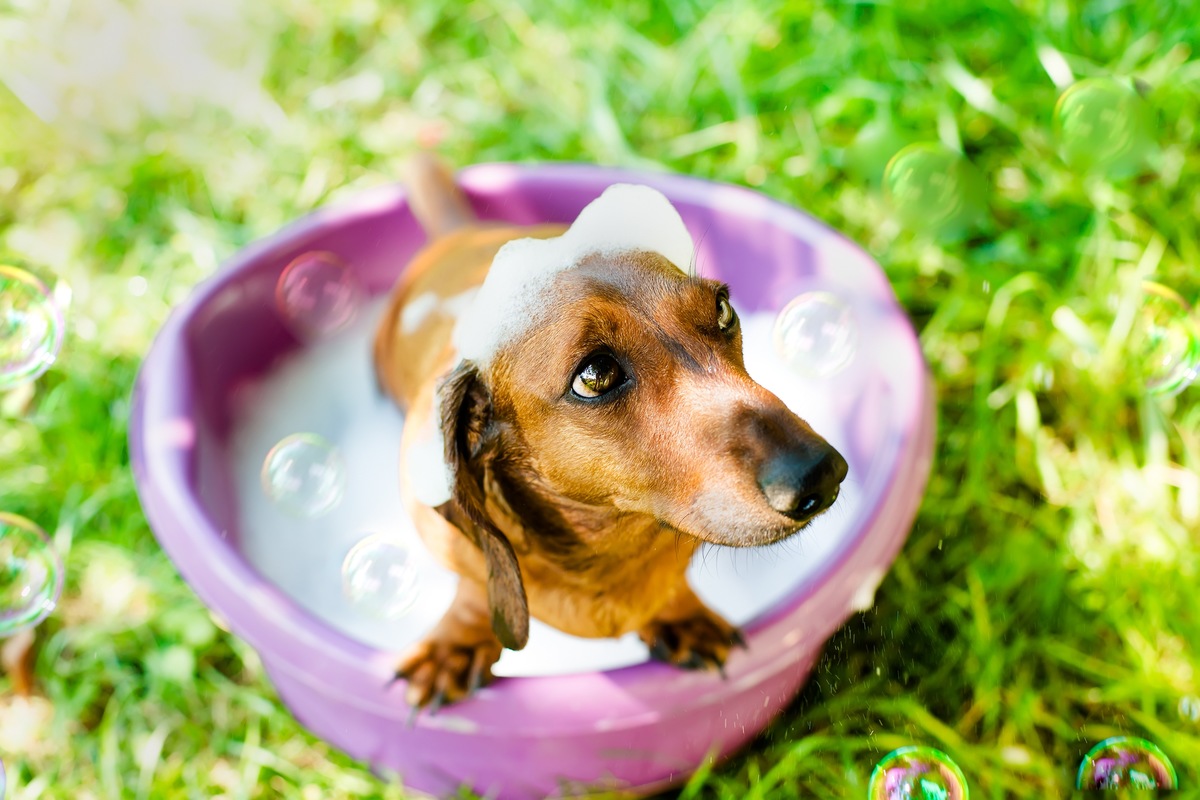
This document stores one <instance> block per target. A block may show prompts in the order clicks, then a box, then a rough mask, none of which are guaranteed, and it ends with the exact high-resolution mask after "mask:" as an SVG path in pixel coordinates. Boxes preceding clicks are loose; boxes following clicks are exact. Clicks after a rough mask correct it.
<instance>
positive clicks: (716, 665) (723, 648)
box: [638, 583, 746, 674]
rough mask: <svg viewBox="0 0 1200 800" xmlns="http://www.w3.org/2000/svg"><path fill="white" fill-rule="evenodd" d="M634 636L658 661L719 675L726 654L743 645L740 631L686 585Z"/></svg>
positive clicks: (722, 668) (722, 671)
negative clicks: (715, 671)
mask: <svg viewBox="0 0 1200 800" xmlns="http://www.w3.org/2000/svg"><path fill="white" fill-rule="evenodd" d="M638 636H639V637H641V640H642V641H643V642H645V643H646V645H647V646H648V647H649V648H650V655H651V656H653V657H654V658H656V659H657V660H659V661H665V662H667V663H668V664H674V665H675V666H677V667H682V668H683V669H715V670H717V671H719V672H721V673H722V674H724V666H725V659H726V658H727V657H728V656H729V651H730V650H731V649H733V648H734V647H745V646H746V640H745V639H743V638H742V634H741V632H740V631H739V630H738V629H737V628H736V627H734V626H733V625H730V624H729V623H728V622H726V621H725V620H724V619H722V618H721V616H720V615H719V614H717V612H715V611H713V610H712V609H710V608H709V607H708V606H706V605H704V603H702V602H701V601H700V598H699V597H696V594H695V593H694V592H693V591H692V587H690V586H688V585H687V584H686V583H684V584H683V585H682V587H681V588H680V590H679V591H678V593H677V594H676V595H675V596H674V597H673V598H671V600H670V601H669V602H668V603H667V605H666V606H664V607H663V609H662V610H661V611H659V612H658V614H657V615H656V616H655V617H654V619H652V620H650V622H649V623H648V624H646V625H645V626H644V627H643V628H642V629H641V630H639V631H638Z"/></svg>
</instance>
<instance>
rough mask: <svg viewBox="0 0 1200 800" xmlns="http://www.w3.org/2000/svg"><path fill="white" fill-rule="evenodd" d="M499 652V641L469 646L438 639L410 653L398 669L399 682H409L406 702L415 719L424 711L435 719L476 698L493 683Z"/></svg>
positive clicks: (404, 657)
mask: <svg viewBox="0 0 1200 800" xmlns="http://www.w3.org/2000/svg"><path fill="white" fill-rule="evenodd" d="M500 650H501V648H500V643H499V642H492V641H484V642H476V643H472V644H467V643H460V642H453V641H443V640H440V639H437V640H427V641H424V642H421V643H420V644H418V645H416V646H415V647H414V648H413V649H411V650H410V651H408V653H406V654H405V655H404V656H403V657H402V658H401V660H400V663H399V664H398V665H397V666H396V679H401V678H402V679H404V680H407V681H408V689H407V690H406V692H405V700H406V701H407V702H408V704H409V705H410V706H412V707H413V709H414V718H415V714H417V713H419V712H420V710H421V709H427V710H428V711H429V714H430V715H431V716H432V715H434V714H436V713H437V712H438V711H439V710H440V709H441V708H442V707H444V706H446V705H449V704H450V703H457V702H458V701H459V700H462V699H464V698H466V697H470V696H471V695H473V694H474V693H475V692H476V691H478V689H479V688H480V687H481V686H483V685H484V684H486V683H488V682H489V681H490V680H491V678H492V674H491V666H492V664H494V663H496V659H498V658H499V657H500ZM393 682H394V681H393Z"/></svg>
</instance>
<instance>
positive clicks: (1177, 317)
mask: <svg viewBox="0 0 1200 800" xmlns="http://www.w3.org/2000/svg"><path fill="white" fill-rule="evenodd" d="M1130 349H1131V351H1132V353H1133V355H1134V361H1135V363H1136V364H1137V365H1138V368H1139V369H1140V371H1141V373H1142V378H1143V380H1144V381H1145V383H1146V388H1147V389H1148V390H1149V391H1150V392H1152V393H1154V394H1165V395H1173V394H1178V393H1179V392H1182V391H1183V390H1184V389H1186V388H1187V387H1188V386H1190V385H1191V384H1192V382H1193V381H1195V380H1196V376H1197V375H1200V321H1198V320H1197V318H1196V315H1195V313H1194V312H1193V311H1192V309H1191V308H1189V307H1188V304H1187V301H1185V300H1184V299H1183V298H1182V297H1180V296H1179V294H1178V293H1176V292H1175V291H1174V290H1172V289H1170V288H1168V287H1166V286H1163V285H1162V284H1160V283H1154V282H1151V281H1146V282H1145V283H1143V284H1142V305H1141V308H1140V309H1139V310H1138V316H1137V319H1136V320H1135V322H1134V327H1133V330H1132V331H1131V335H1130Z"/></svg>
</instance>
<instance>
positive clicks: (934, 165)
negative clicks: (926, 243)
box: [883, 142, 986, 235]
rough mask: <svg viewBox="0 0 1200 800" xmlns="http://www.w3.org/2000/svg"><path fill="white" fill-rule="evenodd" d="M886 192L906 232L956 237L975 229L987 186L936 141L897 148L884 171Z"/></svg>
mask: <svg viewBox="0 0 1200 800" xmlns="http://www.w3.org/2000/svg"><path fill="white" fill-rule="evenodd" d="M883 185H884V191H885V194H886V196H887V198H888V202H889V203H891V205H892V208H894V209H895V211H896V214H897V215H898V216H899V217H900V220H901V222H903V223H904V224H905V225H907V226H908V227H910V228H916V229H921V230H927V231H930V232H935V233H942V234H947V235H957V234H960V233H962V232H963V231H965V230H966V229H968V228H970V227H971V226H972V225H974V224H975V223H976V222H977V221H978V220H979V219H980V218H981V217H982V216H983V212H984V209H985V195H986V191H985V181H984V179H983V175H982V174H981V173H980V172H979V170H978V169H976V168H975V166H974V165H973V164H972V163H971V162H970V161H968V160H967V159H966V157H964V156H963V154H962V153H959V152H957V151H955V150H951V149H950V148H949V147H946V146H945V145H943V144H938V143H935V142H918V143H916V144H910V145H908V146H907V147H904V148H901V149H900V151H899V152H898V153H896V154H895V155H894V156H892V159H891V160H890V161H888V163H887V167H885V168H884V172H883Z"/></svg>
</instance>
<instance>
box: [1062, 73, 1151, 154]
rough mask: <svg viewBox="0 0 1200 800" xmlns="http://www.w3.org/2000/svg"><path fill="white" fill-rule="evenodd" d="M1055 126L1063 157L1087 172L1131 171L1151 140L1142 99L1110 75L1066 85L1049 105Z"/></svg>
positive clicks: (1147, 118) (1148, 113)
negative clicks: (1052, 106)
mask: <svg viewBox="0 0 1200 800" xmlns="http://www.w3.org/2000/svg"><path fill="white" fill-rule="evenodd" d="M1054 130H1055V134H1056V135H1057V137H1058V142H1059V148H1060V152H1061V154H1062V157H1063V160H1064V161H1066V162H1067V163H1068V164H1070V165H1071V166H1073V167H1079V168H1081V169H1087V170H1102V171H1107V172H1112V173H1121V172H1130V171H1132V170H1135V169H1136V168H1137V167H1139V166H1140V164H1141V162H1142V158H1143V157H1144V155H1145V153H1146V150H1147V148H1149V147H1150V146H1152V143H1153V135H1152V130H1153V128H1152V125H1151V121H1150V112H1149V109H1148V107H1147V105H1146V102H1145V101H1144V100H1142V98H1141V97H1140V96H1139V95H1138V93H1137V92H1135V91H1134V90H1133V89H1130V88H1129V87H1127V86H1124V85H1122V84H1120V83H1118V82H1117V81H1114V80H1112V79H1110V78H1086V79H1084V80H1081V81H1078V82H1077V83H1074V84H1072V85H1071V86H1069V87H1067V89H1066V91H1064V92H1063V93H1062V95H1060V96H1059V98H1058V103H1057V104H1056V105H1055V106H1054Z"/></svg>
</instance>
